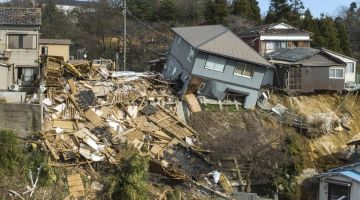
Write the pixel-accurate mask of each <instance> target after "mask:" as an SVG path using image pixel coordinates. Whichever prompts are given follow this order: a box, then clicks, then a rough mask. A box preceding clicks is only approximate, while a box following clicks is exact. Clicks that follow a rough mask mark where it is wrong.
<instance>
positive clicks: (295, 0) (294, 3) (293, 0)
mask: <svg viewBox="0 0 360 200" xmlns="http://www.w3.org/2000/svg"><path fill="white" fill-rule="evenodd" d="M289 2H290V7H291V8H292V11H294V12H295V13H302V11H303V10H304V9H305V6H304V3H303V2H302V1H301V0H289Z"/></svg>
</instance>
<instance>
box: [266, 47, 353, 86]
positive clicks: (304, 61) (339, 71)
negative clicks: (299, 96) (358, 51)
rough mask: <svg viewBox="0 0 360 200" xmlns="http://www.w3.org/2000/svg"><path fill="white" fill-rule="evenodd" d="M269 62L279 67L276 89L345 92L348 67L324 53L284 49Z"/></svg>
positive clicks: (276, 74)
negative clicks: (346, 68) (346, 69)
mask: <svg viewBox="0 0 360 200" xmlns="http://www.w3.org/2000/svg"><path fill="white" fill-rule="evenodd" d="M266 58H267V59H268V60H269V62H270V63H272V64H274V65H275V66H276V70H275V78H274V86H275V87H278V88H281V89H284V90H285V91H286V92H288V93H313V92H315V91H319V90H334V91H342V90H344V89H345V67H346V64H345V63H344V62H343V61H341V60H340V59H338V58H336V57H333V56H331V55H329V54H327V53H325V52H324V51H322V50H318V49H313V48H294V49H289V48H283V49H278V50H276V51H274V52H272V53H270V54H267V55H266Z"/></svg>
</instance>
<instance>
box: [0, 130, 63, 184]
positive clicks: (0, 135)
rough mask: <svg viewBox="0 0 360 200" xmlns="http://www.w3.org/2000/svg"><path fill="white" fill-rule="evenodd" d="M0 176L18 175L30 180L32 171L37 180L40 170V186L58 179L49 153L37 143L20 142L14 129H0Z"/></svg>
mask: <svg viewBox="0 0 360 200" xmlns="http://www.w3.org/2000/svg"><path fill="white" fill-rule="evenodd" d="M0 152H1V153H0V177H2V178H4V177H11V176H16V177H19V178H21V179H24V180H28V181H30V178H29V172H30V171H31V173H32V176H33V179H34V181H35V179H36V176H37V174H38V171H39V180H38V186H47V185H50V184H52V183H55V181H56V171H55V169H54V168H52V167H50V166H49V164H48V155H47V154H46V153H45V152H44V151H42V150H40V149H39V148H38V147H37V145H35V144H32V145H26V144H23V143H21V142H20V140H19V139H18V138H17V136H16V134H15V133H14V132H13V131H12V130H0Z"/></svg>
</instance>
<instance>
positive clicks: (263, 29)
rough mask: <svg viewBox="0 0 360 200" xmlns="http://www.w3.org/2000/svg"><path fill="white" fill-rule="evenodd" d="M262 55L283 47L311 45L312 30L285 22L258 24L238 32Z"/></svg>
mask: <svg viewBox="0 0 360 200" xmlns="http://www.w3.org/2000/svg"><path fill="white" fill-rule="evenodd" d="M238 35H239V37H240V38H241V39H242V40H244V41H245V42H246V43H248V44H249V45H250V46H252V47H253V48H254V49H255V50H256V51H257V52H259V53H260V54H261V55H265V54H268V53H271V52H273V51H275V50H276V49H281V48H298V47H310V41H311V38H310V32H307V31H304V30H301V29H298V28H295V27H293V26H290V25H288V24H285V23H276V24H267V25H262V26H257V27H255V28H253V29H251V30H249V31H246V32H242V33H239V34H238Z"/></svg>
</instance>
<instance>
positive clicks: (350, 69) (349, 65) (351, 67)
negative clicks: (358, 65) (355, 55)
mask: <svg viewBox="0 0 360 200" xmlns="http://www.w3.org/2000/svg"><path fill="white" fill-rule="evenodd" d="M346 73H355V66H354V63H352V62H348V63H346Z"/></svg>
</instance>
